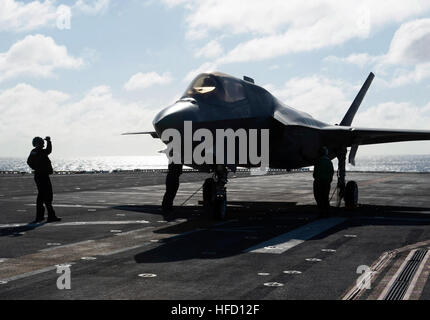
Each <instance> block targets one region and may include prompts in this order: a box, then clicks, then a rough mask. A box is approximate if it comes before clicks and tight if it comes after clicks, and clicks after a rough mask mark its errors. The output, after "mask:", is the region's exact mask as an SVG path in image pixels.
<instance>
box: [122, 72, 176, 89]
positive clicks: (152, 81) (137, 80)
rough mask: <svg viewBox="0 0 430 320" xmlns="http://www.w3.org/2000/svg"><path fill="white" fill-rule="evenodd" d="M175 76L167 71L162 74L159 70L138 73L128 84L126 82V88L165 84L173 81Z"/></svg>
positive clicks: (143, 87)
mask: <svg viewBox="0 0 430 320" xmlns="http://www.w3.org/2000/svg"><path fill="white" fill-rule="evenodd" d="M172 80H173V78H172V76H171V75H170V73H168V72H165V73H163V74H162V75H160V74H158V73H157V72H149V73H142V72H139V73H136V74H135V75H133V76H132V77H131V78H130V79H129V80H128V81H127V83H126V84H124V89H126V90H127V91H131V90H137V89H145V88H148V87H150V86H153V85H164V84H168V83H170V82H172Z"/></svg>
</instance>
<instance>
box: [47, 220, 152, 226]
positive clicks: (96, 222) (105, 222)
mask: <svg viewBox="0 0 430 320" xmlns="http://www.w3.org/2000/svg"><path fill="white" fill-rule="evenodd" d="M146 223H149V221H146V220H126V221H76V222H65V223H55V224H50V225H49V226H53V227H64V226H85V225H117V224H146Z"/></svg>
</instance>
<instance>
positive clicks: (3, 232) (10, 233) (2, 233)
mask: <svg viewBox="0 0 430 320" xmlns="http://www.w3.org/2000/svg"><path fill="white" fill-rule="evenodd" d="M45 224H46V222H38V223H36V222H29V223H27V224H25V225H19V224H17V226H11V227H4V228H0V237H20V236H23V232H28V231H32V230H34V229H37V228H39V227H41V226H43V225H45Z"/></svg>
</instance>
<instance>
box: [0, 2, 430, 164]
mask: <svg viewBox="0 0 430 320" xmlns="http://www.w3.org/2000/svg"><path fill="white" fill-rule="evenodd" d="M68 13H70V19H68V18H67V17H69V15H68ZM429 13H430V3H429V2H428V1H420V0H411V1H407V2H406V1H402V0H400V1H398V0H391V1H384V2H383V3H382V2H377V3H375V1H361V2H360V4H359V5H358V4H357V3H356V2H355V1H330V0H321V1H307V2H303V1H296V0H289V1H285V0H282V1H281V0H272V1H264V2H263V1H254V0H249V1H246V2H243V1H235V0H229V1H224V0H218V1H211V0H208V1H204V2H203V1H195V0H163V1H151V0H149V1H137V0H121V1H120V0H110V1H109V0H87V1H84V0H73V1H60V0H57V1H15V0H2V1H1V2H0V112H1V117H0V147H1V150H2V154H1V156H26V155H27V153H28V151H29V149H30V148H31V145H30V142H31V139H32V138H33V137H34V136H35V135H40V136H46V135H50V136H52V139H53V141H54V143H55V147H56V149H55V153H56V156H62V157H63V156H64V157H67V156H98V155H154V154H156V152H157V151H158V150H161V149H163V146H162V144H161V143H160V142H158V141H155V140H152V139H151V138H150V137H143V136H133V137H131V136H128V137H124V136H120V135H119V134H120V133H121V132H125V131H141V130H152V124H151V121H152V118H153V116H154V115H155V114H156V112H157V111H158V110H160V109H161V108H163V107H165V106H167V105H168V104H170V103H171V102H173V101H174V100H175V99H177V98H178V97H179V96H180V95H181V93H182V92H183V91H184V90H185V88H186V87H187V84H188V82H189V81H190V80H191V79H192V77H193V76H195V75H196V74H197V73H199V72H203V71H214V70H217V71H222V72H225V73H229V74H231V75H234V76H237V77H242V76H243V75H248V76H251V77H253V78H254V79H255V80H256V83H257V84H259V85H262V86H264V87H265V88H267V89H269V90H270V91H271V92H272V93H273V94H274V95H275V96H277V97H278V98H280V99H281V100H283V101H284V102H285V103H286V104H288V105H291V106H292V107H295V108H297V109H300V110H304V111H306V112H308V113H310V114H311V115H313V116H314V117H315V118H317V119H320V120H323V121H326V122H328V123H336V122H338V121H340V119H341V118H342V117H343V115H344V113H345V112H346V110H347V108H348V107H349V105H350V103H351V101H352V100H353V98H354V96H355V94H356V93H357V92H358V90H359V87H360V86H361V84H362V83H363V82H364V80H365V79H366V77H367V75H368V74H369V72H370V71H373V72H374V73H375V74H376V79H375V81H374V83H373V85H372V87H371V89H370V90H369V92H368V95H367V96H366V98H365V100H364V102H363V104H362V106H361V108H360V110H359V112H358V114H357V116H356V119H355V120H354V123H353V125H355V126H360V127H383V128H405V129H408V128H410V129H428V130H430V121H429V120H430V100H429V97H430V94H429V93H430V17H429ZM64 17H65V19H63V18H64ZM68 21H70V28H69V26H68V24H67V22H68ZM64 27H65V28H64ZM429 147H430V143H428V142H412V143H396V144H387V145H380V146H369V147H362V148H360V150H359V154H358V156H359V155H360V154H381V153H388V154H405V153H412V154H423V153H429V151H428V150H430V148H429Z"/></svg>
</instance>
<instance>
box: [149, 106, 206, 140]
mask: <svg viewBox="0 0 430 320" xmlns="http://www.w3.org/2000/svg"><path fill="white" fill-rule="evenodd" d="M197 110H198V105H197V103H196V102H195V100H193V101H189V100H180V101H178V102H176V103H175V104H173V105H171V106H169V107H167V108H164V109H163V110H161V111H160V112H159V113H158V114H157V115H156V116H155V118H154V120H153V121H152V124H153V126H154V129H155V131H156V132H157V134H158V136H159V137H161V134H162V133H163V131H164V130H166V129H177V130H181V129H182V128H183V127H184V121H196V120H197Z"/></svg>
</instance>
